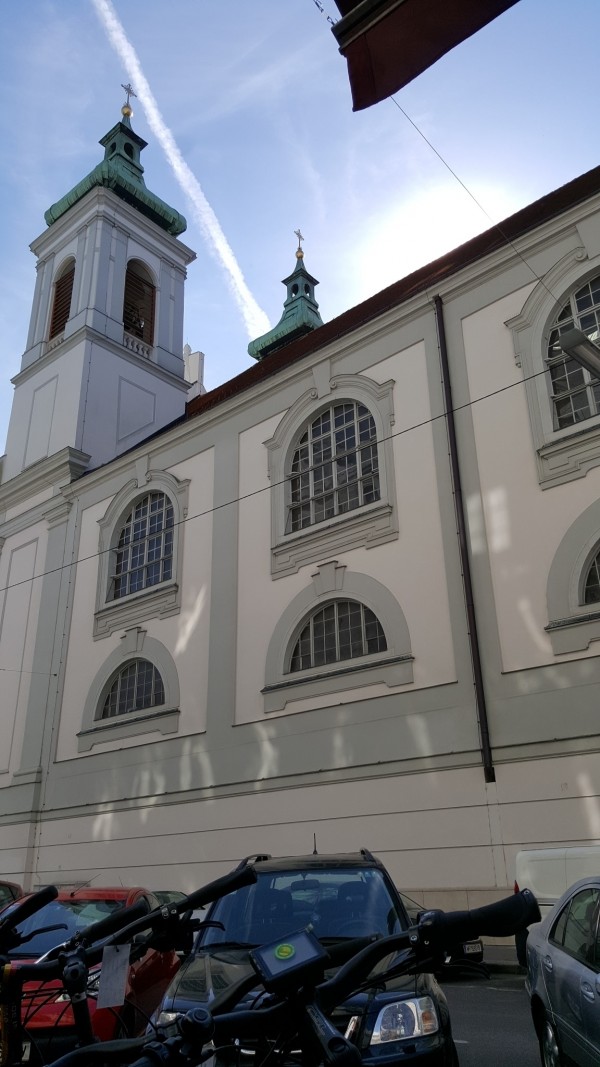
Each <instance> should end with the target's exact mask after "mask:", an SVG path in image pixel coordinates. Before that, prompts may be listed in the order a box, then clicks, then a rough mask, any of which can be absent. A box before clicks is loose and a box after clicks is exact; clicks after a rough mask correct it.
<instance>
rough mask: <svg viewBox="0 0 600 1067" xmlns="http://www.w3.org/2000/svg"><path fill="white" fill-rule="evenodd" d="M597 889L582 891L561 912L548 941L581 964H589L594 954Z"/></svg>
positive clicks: (596, 925) (596, 927) (596, 926)
mask: <svg viewBox="0 0 600 1067" xmlns="http://www.w3.org/2000/svg"><path fill="white" fill-rule="evenodd" d="M599 896H600V894H599V891H598V890H597V889H592V888H590V889H582V890H581V892H580V893H576V894H575V896H574V897H572V898H571V900H570V902H569V904H568V905H567V906H566V907H565V908H564V909H563V911H562V912H561V914H560V916H559V918H558V921H557V922H556V923H555V926H554V928H553V930H552V933H551V935H550V940H551V941H554V942H555V943H556V944H559V945H561V946H562V947H563V948H564V949H565V951H566V952H569V953H571V955H573V956H575V957H576V958H577V959H579V960H581V961H582V962H583V963H587V964H591V963H592V962H593V961H594V958H595V953H596V941H597V929H598V899H599Z"/></svg>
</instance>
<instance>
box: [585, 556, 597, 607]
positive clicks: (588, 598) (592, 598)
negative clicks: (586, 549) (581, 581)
mask: <svg viewBox="0 0 600 1067" xmlns="http://www.w3.org/2000/svg"><path fill="white" fill-rule="evenodd" d="M599 602H600V552H598V553H596V555H595V556H594V558H593V560H592V562H591V564H590V567H589V570H588V572H587V575H586V579H585V585H584V592H583V603H584V604H598V603H599Z"/></svg>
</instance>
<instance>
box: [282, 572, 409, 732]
mask: <svg viewBox="0 0 600 1067" xmlns="http://www.w3.org/2000/svg"><path fill="white" fill-rule="evenodd" d="M311 578H312V582H311V584H310V585H308V586H306V587H305V588H304V589H303V590H301V592H300V593H298V594H297V596H295V597H294V599H293V600H292V601H291V603H290V604H288V606H287V608H286V609H285V611H284V612H283V614H282V615H281V616H280V618H279V619H278V621H277V623H276V624H275V627H274V630H273V633H272V635H271V640H270V642H269V647H268V650H267V657H266V662H265V685H264V688H263V689H262V690H261V692H262V695H263V698H264V710H265V712H266V713H269V712H273V711H284V710H285V708H286V705H287V704H288V703H289V702H290V701H295V700H301V699H304V698H311V697H316V696H324V695H329V694H332V693H339V692H340V691H344V690H348V689H354V688H360V687H363V686H370V685H377V684H381V683H383V684H384V685H386V686H388V688H392V687H396V686H405V685H411V684H412V683H413V681H414V677H413V661H414V656H413V654H412V650H411V644H410V633H409V630H408V624H407V622H406V618H405V615H404V612H403V611H402V608H401V607H400V605H399V603H398V601H397V600H396V598H395V597H394V596H393V595H392V594H391V593H390V591H389V589H387V588H386V587H385V586H384V585H382V584H381V582H378V581H377V580H376V579H375V578H372V577H371V576H370V575H368V574H361V573H359V572H357V571H349V570H348V569H347V567H346V566H345V565H344V564H339V563H338V561H337V560H329V561H328V562H327V563H321V564H319V566H318V567H317V571H316V573H315V574H313V575H312V576H311ZM334 600H356V601H358V602H359V603H361V604H364V606H365V607H367V608H370V609H371V611H372V612H373V613H374V614H375V615H376V617H377V618H378V619H379V622H380V623H381V626H382V627H383V632H384V634H385V638H386V642H387V650H386V651H385V652H377V653H374V654H373V655H370V656H360V657H357V658H356V659H348V660H339V661H336V662H335V663H328V664H326V665H323V666H319V667H311V668H310V669H308V670H304V671H295V672H293V673H292V672H290V671H289V662H290V656H291V651H292V649H293V647H294V645H295V643H296V641H297V639H298V635H299V633H300V631H301V629H302V627H303V626H304V625H306V622H307V620H308V618H309V616H310V615H312V614H313V613H314V612H316V611H318V610H319V609H320V608H321V607H324V606H325V604H329V603H331V602H332V601H334Z"/></svg>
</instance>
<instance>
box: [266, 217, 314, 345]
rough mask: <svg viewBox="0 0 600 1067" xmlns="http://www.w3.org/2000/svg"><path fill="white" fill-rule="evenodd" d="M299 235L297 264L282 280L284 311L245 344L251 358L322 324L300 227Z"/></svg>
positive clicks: (301, 335) (297, 231)
mask: <svg viewBox="0 0 600 1067" xmlns="http://www.w3.org/2000/svg"><path fill="white" fill-rule="evenodd" d="M294 232H295V234H296V236H297V238H298V248H297V249H296V266H295V268H294V270H293V272H292V273H291V274H290V275H289V277H288V278H284V279H283V284H284V285H285V286H287V298H286V300H285V302H284V305H283V314H282V316H281V318H280V320H279V322H278V323H277V325H276V326H274V327H273V329H272V330H269V332H268V333H265V334H263V335H262V337H257V338H256V340H254V341H251V342H250V344H249V345H248V352H249V354H250V355H251V356H252V357H253V358H254V359H258V360H261V359H264V358H265V356H269V355H271V353H272V352H276V351H277V350H278V349H279V348H283V346H284V345H288V344H289V343H290V341H295V340H296V339H297V338H298V337H303V336H304V334H306V333H310V332H311V330H316V329H318V327H319V326H322V325H323V319H322V318H321V316H320V314H319V305H318V304H317V301H316V300H315V285H318V284H319V283H318V281H317V279H316V278H313V276H312V274H309V273H308V271H307V269H306V267H305V266H304V252H303V251H302V243H301V242H302V241H303V240H304V238H303V236H302V234H301V233H300V230H295V231H294Z"/></svg>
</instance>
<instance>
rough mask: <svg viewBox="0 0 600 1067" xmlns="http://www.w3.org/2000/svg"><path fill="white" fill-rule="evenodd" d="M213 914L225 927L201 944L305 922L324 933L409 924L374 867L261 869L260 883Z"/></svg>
mask: <svg viewBox="0 0 600 1067" xmlns="http://www.w3.org/2000/svg"><path fill="white" fill-rule="evenodd" d="M210 918H211V919H214V920H218V921H219V922H222V923H223V925H224V927H225V929H224V930H215V929H208V930H206V931H205V932H204V933H202V934H201V944H202V945H205V944H212V943H218V942H223V941H235V942H242V943H244V944H260V943H264V942H265V941H268V940H270V939H274V938H277V937H279V936H280V935H283V934H285V933H289V932H290V931H292V930H300V929H303V928H304V927H306V926H311V928H312V929H313V931H314V933H315V934H316V936H317V937H319V938H324V937H325V938H327V937H332V938H336V937H340V938H343V937H349V938H350V937H362V936H367V935H370V934H381V935H382V936H386V935H387V934H392V933H397V932H398V931H400V930H403V929H406V927H407V926H408V920H407V917H406V913H405V911H404V909H403V907H402V903H401V901H400V900H399V898H398V897H397V896H396V895H395V894H393V893H392V891H391V890H390V888H389V886H388V884H387V882H386V880H385V878H384V877H383V874H382V872H381V871H379V870H377V869H369V868H339V867H336V868H332V869H331V870H327V869H324V868H320V869H319V870H317V871H313V870H309V871H306V870H289V871H275V872H264V873H262V872H261V873H259V875H258V880H257V882H256V884H255V885H252V886H247V887H246V888H245V889H241V890H238V891H237V892H236V893H231V894H229V896H227V897H224V898H223V899H222V900H221V901H219V902H218V904H217V905H216V906H215V908H214V910H213V911H211V915H210Z"/></svg>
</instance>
